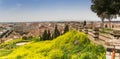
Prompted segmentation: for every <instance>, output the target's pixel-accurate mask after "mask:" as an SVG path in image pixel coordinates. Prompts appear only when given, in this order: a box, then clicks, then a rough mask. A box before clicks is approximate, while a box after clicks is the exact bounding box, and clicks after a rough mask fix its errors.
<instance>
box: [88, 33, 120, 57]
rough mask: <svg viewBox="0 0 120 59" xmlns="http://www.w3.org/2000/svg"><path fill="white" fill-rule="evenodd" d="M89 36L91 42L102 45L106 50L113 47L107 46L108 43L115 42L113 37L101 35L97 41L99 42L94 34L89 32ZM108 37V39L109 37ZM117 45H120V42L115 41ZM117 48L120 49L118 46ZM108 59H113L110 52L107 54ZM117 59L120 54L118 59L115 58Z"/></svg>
mask: <svg viewBox="0 0 120 59" xmlns="http://www.w3.org/2000/svg"><path fill="white" fill-rule="evenodd" d="M88 33H89V34H88V38H89V39H90V40H91V41H93V42H94V43H96V44H98V45H99V44H101V45H103V46H104V47H105V48H110V47H111V46H108V45H107V44H106V42H109V41H111V42H113V40H112V39H113V37H112V36H110V35H109V36H108V35H104V34H100V36H99V39H97V40H95V39H94V38H93V36H94V35H93V34H92V32H88ZM107 36H108V37H107ZM114 41H115V42H116V43H117V44H120V40H114ZM109 43H110V42H109ZM116 48H118V49H120V46H116ZM106 59H111V55H110V52H106ZM115 59H119V54H118V53H116V57H115Z"/></svg>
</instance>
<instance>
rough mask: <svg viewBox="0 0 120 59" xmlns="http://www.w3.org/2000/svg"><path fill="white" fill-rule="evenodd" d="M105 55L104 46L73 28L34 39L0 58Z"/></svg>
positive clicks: (58, 58)
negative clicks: (37, 39) (56, 34)
mask: <svg viewBox="0 0 120 59" xmlns="http://www.w3.org/2000/svg"><path fill="white" fill-rule="evenodd" d="M3 53H4V52H3ZM6 54H7V53H6ZM105 56H106V51H105V49H104V47H103V46H101V45H95V44H94V43H93V42H91V41H90V40H89V39H88V38H87V35H85V34H83V33H81V32H78V31H76V30H72V31H70V32H68V33H66V34H64V35H62V36H59V37H57V38H56V39H53V40H48V41H39V42H37V41H33V42H31V43H30V44H27V45H23V46H21V47H17V48H15V49H14V50H13V51H12V52H10V53H9V54H7V55H3V56H1V57H0V59H105V58H106V57H105Z"/></svg>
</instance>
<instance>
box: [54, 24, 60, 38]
mask: <svg viewBox="0 0 120 59" xmlns="http://www.w3.org/2000/svg"><path fill="white" fill-rule="evenodd" d="M58 36H60V31H59V30H58V27H57V25H55V29H54V33H53V38H56V37H58Z"/></svg>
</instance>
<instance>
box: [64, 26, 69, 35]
mask: <svg viewBox="0 0 120 59" xmlns="http://www.w3.org/2000/svg"><path fill="white" fill-rule="evenodd" d="M68 31H69V26H68V25H67V24H66V25H65V28H64V33H66V32H68Z"/></svg>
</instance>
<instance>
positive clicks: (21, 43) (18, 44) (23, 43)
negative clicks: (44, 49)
mask: <svg viewBox="0 0 120 59" xmlns="http://www.w3.org/2000/svg"><path fill="white" fill-rule="evenodd" d="M29 43H30V42H20V43H16V45H17V46H21V45H25V44H29Z"/></svg>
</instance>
